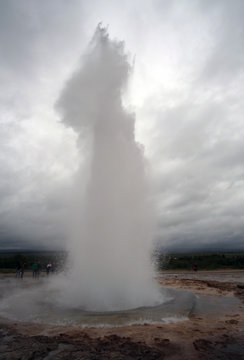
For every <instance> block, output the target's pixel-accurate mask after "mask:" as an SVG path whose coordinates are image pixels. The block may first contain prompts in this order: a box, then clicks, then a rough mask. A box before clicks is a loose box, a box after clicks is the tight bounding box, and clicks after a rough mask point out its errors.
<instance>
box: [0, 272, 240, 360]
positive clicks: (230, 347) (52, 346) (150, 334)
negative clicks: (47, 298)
mask: <svg viewBox="0 0 244 360" xmlns="http://www.w3.org/2000/svg"><path fill="white" fill-rule="evenodd" d="M199 274H200V273H199ZM159 282H160V284H161V285H164V286H167V287H174V288H182V289H188V290H190V291H192V292H195V293H196V294H205V295H211V296H236V297H238V298H239V299H241V301H242V303H241V302H240V305H239V306H238V307H237V308H236V309H235V312H233V311H231V312H228V311H227V312H225V311H223V313H222V315H221V316H219V315H218V316H217V315H216V316H214V315H212V316H211V317H209V316H196V315H192V316H191V317H190V319H189V320H188V321H184V322H179V323H172V324H160V325H146V324H145V325H140V326H139V325H135V326H123V327H116V328H89V329H85V330H84V329H78V328H71V327H58V326H50V325H43V324H30V323H13V322H9V321H7V320H4V319H2V321H1V324H0V359H1V360H2V359H3V360H15V359H16V360H17V359H23V360H24V359H26V360H27V359H29V360H30V359H46V360H47V359H50V360H51V359H64V360H65V359H69V360H71V359H149V360H150V359H172V360H177V359H180V360H186V359H187V360H191V359H208V360H211V359H214V360H215V359H228V360H229V359H233V360H239V359H244V311H243V310H244V283H243V282H238V281H232V282H228V281H216V280H209V279H208V280H204V279H202V278H201V276H200V275H196V276H195V277H194V278H189V277H188V276H187V274H186V275H184V274H181V275H180V276H178V275H177V274H174V275H172V274H170V276H167V274H164V275H163V276H162V277H160V278H159Z"/></svg>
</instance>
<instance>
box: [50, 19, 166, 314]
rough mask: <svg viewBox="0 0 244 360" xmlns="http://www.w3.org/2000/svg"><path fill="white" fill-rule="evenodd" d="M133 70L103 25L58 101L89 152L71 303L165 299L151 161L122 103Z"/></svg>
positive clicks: (72, 225)
mask: <svg viewBox="0 0 244 360" xmlns="http://www.w3.org/2000/svg"><path fill="white" fill-rule="evenodd" d="M130 72H131V66H130V63H129V60H128V55H127V54H126V53H125V51H124V44H123V42H119V41H116V40H111V39H110V38H109V34H108V32H107V30H106V29H105V28H103V27H101V26H100V25H99V26H98V27H97V29H96V31H95V34H94V36H93V39H92V41H91V43H90V45H89V48H88V51H87V53H86V55H84V56H83V58H82V60H81V66H80V67H79V69H78V70H76V71H75V72H74V74H73V75H72V76H71V78H70V80H69V81H68V82H67V83H66V85H65V87H64V89H63V91H62V94H61V96H60V98H59V100H58V102H57V108H58V109H59V111H61V113H62V116H63V122H64V123H65V124H66V125H67V126H71V127H72V128H73V129H74V130H75V131H76V132H78V134H79V140H78V145H79V147H80V152H81V158H82V161H81V163H80V171H78V173H77V176H76V179H75V183H74V187H73V192H72V195H71V200H72V201H71V203H72V206H71V209H70V215H69V217H68V220H69V226H68V235H67V249H68V251H69V260H68V275H67V276H68V278H66V279H65V280H64V285H62V286H64V291H63V296H61V298H60V301H61V302H62V303H64V304H68V305H69V306H79V307H82V308H83V309H88V310H95V311H104V310H122V309H128V308H135V307H140V306H146V305H147V306H148V305H155V304H156V303H158V302H159V301H160V298H161V294H160V293H159V290H158V287H157V285H156V283H155V282H154V280H153V277H154V271H153V265H152V262H151V252H152V238H153V230H154V221H153V213H154V211H153V207H152V205H151V203H150V196H149V194H150V191H149V181H148V176H147V174H146V163H145V159H144V155H143V150H142V147H141V146H140V145H139V144H138V143H137V142H136V141H135V134H134V127H135V117H134V115H133V114H130V113H129V112H127V111H126V110H125V108H124V107H123V105H122V96H123V92H124V91H125V89H126V85H127V81H128V77H129V74H130ZM82 151H83V153H82ZM84 154H85V156H84ZM84 174H85V176H84ZM84 177H85V180H86V181H85V183H86V185H85V187H84V186H83V185H82V184H84ZM61 283H63V280H62V281H61Z"/></svg>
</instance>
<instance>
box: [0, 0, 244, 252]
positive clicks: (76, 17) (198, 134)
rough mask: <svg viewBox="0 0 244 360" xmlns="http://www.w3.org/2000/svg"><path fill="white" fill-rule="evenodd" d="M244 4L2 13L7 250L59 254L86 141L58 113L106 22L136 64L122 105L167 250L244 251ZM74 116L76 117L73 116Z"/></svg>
mask: <svg viewBox="0 0 244 360" xmlns="http://www.w3.org/2000/svg"><path fill="white" fill-rule="evenodd" d="M243 15H244V4H243V2H242V1H241V0H234V1H233V2H229V1H227V0H226V1H225V0H222V1H220V0H214V1H213V0H212V1H210V0H209V1H208V0H207V1H204V2H203V1H193V0H190V1H189V0H188V1H181V2H178V1H169V0H164V1H156V0H154V1H150V2H149V1H140V2H139V1H134V2H133V3H131V2H130V1H125V2H124V3H123V6H122V5H118V4H115V3H114V2H113V1H102V0H96V1H93V2H92V3H90V4H87V3H86V2H85V1H81V0H80V1H78V0H74V1H72V2H69V3H67V2H64V1H56V0H54V1H52V2H50V1H42V2H33V1H25V2H24V3H23V2H19V1H16V0H9V1H7V2H1V3H0V44H1V45H0V79H1V82H0V90H1V91H0V94H1V95H0V109H1V113H0V114H1V116H0V127H1V131H0V172H1V176H0V197H1V203H0V243H1V245H0V248H1V247H2V248H3V247H16V246H17V247H20V248H21V247H23V246H27V247H28V246H37V247H39V246H41V245H43V246H47V247H48V246H50V244H51V247H55V246H61V245H62V244H63V241H64V238H65V235H64V234H65V227H66V225H65V218H66V211H67V206H68V203H69V193H70V189H71V187H72V181H73V179H74V176H75V173H76V171H77V168H78V166H79V162H80V161H82V159H83V158H84V157H85V156H87V154H86V149H85V141H83V142H82V139H80V140H79V142H77V134H76V133H75V131H74V130H73V129H71V128H69V125H68V124H70V125H72V124H73V123H74V121H75V120H74V118H75V115H74V118H72V119H71V118H70V119H68V120H67V121H66V124H64V123H62V122H61V121H60V117H59V114H58V113H57V112H56V108H55V104H56V101H57V99H58V98H59V96H60V93H61V90H62V88H63V87H64V84H65V82H66V79H68V78H69V76H70V74H71V73H73V71H74V69H75V68H76V65H77V63H78V62H79V61H80V55H81V54H82V53H84V50H85V49H86V46H87V44H88V43H89V41H90V39H91V36H92V34H93V32H94V29H95V27H96V25H97V24H98V22H100V21H103V23H104V24H109V29H110V35H111V37H112V38H113V37H114V38H118V39H120V40H125V43H126V49H128V51H131V63H132V64H133V58H134V55H135V63H134V72H133V75H132V79H131V84H130V87H129V89H128V92H127V93H126V94H125V97H124V103H125V106H126V107H128V108H130V110H131V109H132V110H133V111H134V112H135V113H136V136H137V139H138V141H139V142H141V143H142V144H143V145H144V147H145V154H146V156H147V158H148V160H149V163H150V166H151V173H152V175H153V176H152V177H153V189H152V190H153V195H154V199H155V203H156V207H157V214H158V217H157V218H158V227H157V231H156V235H155V237H156V238H157V240H158V243H159V244H160V245H162V246H163V247H164V248H165V249H166V250H167V249H168V250H171V249H180V250H182V249H183V248H185V249H188V248H189V249H191V248H194V249H197V248H199V249H200V248H226V249H227V248H229V249H232V248H240V247H243V246H244V245H243V244H244V225H243V223H244V222H243V214H244V190H243V182H244V176H243V175H244V168H243V160H242V159H243V155H244V145H243V140H242V139H243V135H244V134H243V132H244V127H243V113H244V101H243V95H242V94H243V91H244V85H243V84H244V81H243V77H244V36H243V35H244V34H243V33H244V24H243V20H242V19H243ZM69 116H70V115H69Z"/></svg>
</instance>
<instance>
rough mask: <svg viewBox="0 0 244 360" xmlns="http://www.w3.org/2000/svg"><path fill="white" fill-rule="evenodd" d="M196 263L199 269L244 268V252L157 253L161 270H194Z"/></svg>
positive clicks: (158, 265) (158, 266)
mask: <svg viewBox="0 0 244 360" xmlns="http://www.w3.org/2000/svg"><path fill="white" fill-rule="evenodd" d="M195 264H197V267H198V269H199V270H220V269H244V253H214V254H170V255H164V254H160V253H157V268H158V269H159V270H192V267H193V265H195Z"/></svg>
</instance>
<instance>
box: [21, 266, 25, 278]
mask: <svg viewBox="0 0 244 360" xmlns="http://www.w3.org/2000/svg"><path fill="white" fill-rule="evenodd" d="M20 265H21V275H20V277H21V279H22V278H23V276H24V272H25V263H24V262H22V263H21V264H20Z"/></svg>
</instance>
